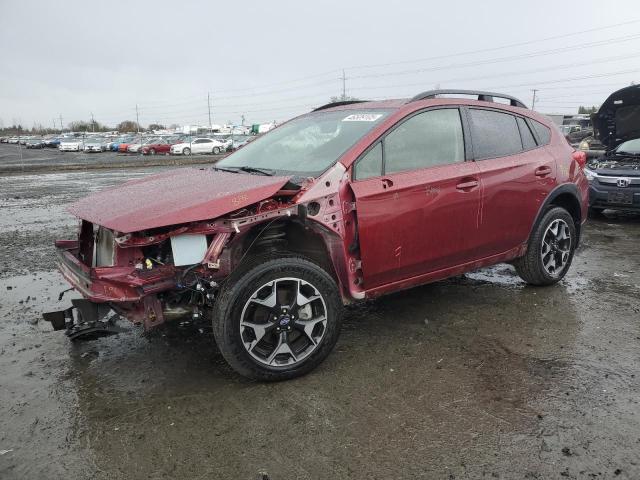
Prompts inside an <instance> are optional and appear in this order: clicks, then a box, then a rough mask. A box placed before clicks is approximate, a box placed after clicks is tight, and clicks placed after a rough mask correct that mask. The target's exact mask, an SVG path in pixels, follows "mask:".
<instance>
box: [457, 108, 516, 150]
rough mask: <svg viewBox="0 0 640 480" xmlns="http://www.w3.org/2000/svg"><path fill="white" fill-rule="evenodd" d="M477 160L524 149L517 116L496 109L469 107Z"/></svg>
mask: <svg viewBox="0 0 640 480" xmlns="http://www.w3.org/2000/svg"><path fill="white" fill-rule="evenodd" d="M469 114H470V117H471V139H472V141H473V150H474V155H475V158H476V160H483V159H486V158H496V157H504V156H507V155H514V154H516V153H519V152H521V151H522V140H521V139H520V131H519V130H518V124H517V123H516V117H515V116H513V115H510V114H508V113H502V112H496V111H495V110H480V109H477V108H471V109H469Z"/></svg>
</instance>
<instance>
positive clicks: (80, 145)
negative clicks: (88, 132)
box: [58, 137, 84, 152]
mask: <svg viewBox="0 0 640 480" xmlns="http://www.w3.org/2000/svg"><path fill="white" fill-rule="evenodd" d="M83 149H84V141H83V140H82V138H74V137H69V138H61V139H60V144H59V145H58V150H60V151H61V152H81V151H82V150H83Z"/></svg>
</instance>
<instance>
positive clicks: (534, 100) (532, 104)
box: [531, 88, 538, 110]
mask: <svg viewBox="0 0 640 480" xmlns="http://www.w3.org/2000/svg"><path fill="white" fill-rule="evenodd" d="M531 91H532V92H533V100H531V110H535V108H536V93H538V89H537V88H533V89H532V90H531Z"/></svg>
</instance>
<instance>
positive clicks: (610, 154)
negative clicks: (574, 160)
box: [581, 85, 640, 213]
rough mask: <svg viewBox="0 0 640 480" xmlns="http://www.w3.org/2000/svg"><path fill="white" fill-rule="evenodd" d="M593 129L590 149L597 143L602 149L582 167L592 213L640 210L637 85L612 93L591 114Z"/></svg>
mask: <svg viewBox="0 0 640 480" xmlns="http://www.w3.org/2000/svg"><path fill="white" fill-rule="evenodd" d="M594 129H595V137H596V138H594V139H593V140H592V142H591V143H590V145H589V150H592V149H593V144H594V143H595V142H596V141H597V142H598V143H599V144H601V145H602V146H603V147H604V149H605V150H604V153H602V154H601V155H599V156H597V157H595V158H591V159H590V160H589V161H588V163H587V166H586V168H585V174H586V176H587V179H588V180H589V207H590V209H591V211H592V212H594V213H599V212H602V211H603V210H604V209H607V208H609V209H615V210H635V211H640V85H632V86H630V87H626V88H623V89H621V90H618V91H616V92H614V93H612V94H611V95H610V96H609V98H607V100H605V102H604V103H603V104H602V106H601V107H600V109H599V110H598V112H597V113H596V114H595V115H594ZM581 148H582V145H581Z"/></svg>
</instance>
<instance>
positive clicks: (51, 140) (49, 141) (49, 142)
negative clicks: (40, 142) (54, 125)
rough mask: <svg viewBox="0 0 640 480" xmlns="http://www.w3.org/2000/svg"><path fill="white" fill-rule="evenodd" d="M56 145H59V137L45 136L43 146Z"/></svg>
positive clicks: (52, 146) (53, 146)
mask: <svg viewBox="0 0 640 480" xmlns="http://www.w3.org/2000/svg"><path fill="white" fill-rule="evenodd" d="M58 145H60V138H58V137H53V138H47V139H45V141H44V146H45V147H51V148H57V147H58Z"/></svg>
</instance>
